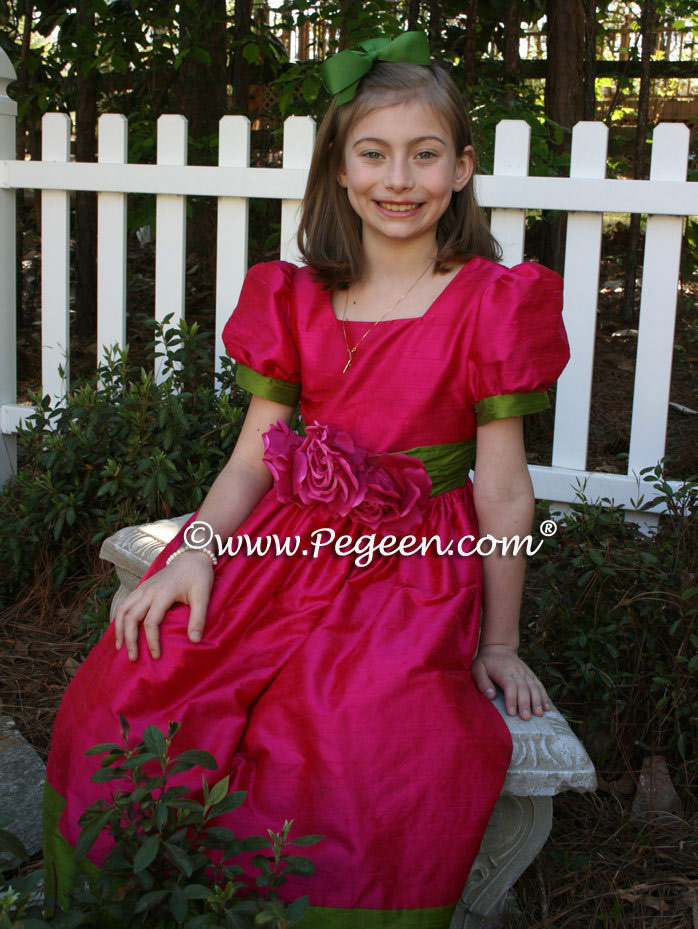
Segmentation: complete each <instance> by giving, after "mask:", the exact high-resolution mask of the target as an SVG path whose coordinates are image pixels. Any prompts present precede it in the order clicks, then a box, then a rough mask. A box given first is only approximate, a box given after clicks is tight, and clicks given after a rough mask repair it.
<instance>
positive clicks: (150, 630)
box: [143, 600, 171, 658]
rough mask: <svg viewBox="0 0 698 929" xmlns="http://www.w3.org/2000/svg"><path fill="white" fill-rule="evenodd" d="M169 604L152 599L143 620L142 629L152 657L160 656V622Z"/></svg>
mask: <svg viewBox="0 0 698 929" xmlns="http://www.w3.org/2000/svg"><path fill="white" fill-rule="evenodd" d="M170 606H171V604H170V603H169V602H165V601H157V600H156V601H153V603H152V604H151V605H150V609H149V610H148V612H147V613H146V616H145V619H144V620H143V631H144V632H145V640H146V642H147V643H148V650H149V652H150V654H151V655H152V656H153V658H159V657H160V623H161V622H162V621H163V619H164V618H165V613H166V612H167V611H168V609H169V608H170Z"/></svg>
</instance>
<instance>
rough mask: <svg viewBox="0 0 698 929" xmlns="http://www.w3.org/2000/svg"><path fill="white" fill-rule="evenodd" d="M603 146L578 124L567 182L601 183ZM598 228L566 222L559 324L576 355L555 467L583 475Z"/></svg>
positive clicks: (593, 127)
mask: <svg viewBox="0 0 698 929" xmlns="http://www.w3.org/2000/svg"><path fill="white" fill-rule="evenodd" d="M607 146H608V128H607V127H606V126H605V125H604V124H603V123H592V122H588V123H578V124H577V125H576V126H575V127H574V130H573V132H572V157H571V162H570V177H604V176H605V174H606V150H607ZM602 224H603V215H602V214H601V213H579V212H574V213H570V214H569V215H568V218H567V243H566V248H565V275H564V276H565V290H564V314H563V318H564V321H565V327H566V329H567V335H568V337H569V340H570V344H571V345H573V346H574V352H573V353H572V355H571V358H570V360H569V363H568V365H567V367H566V368H565V370H564V371H563V372H562V376H561V377H560V379H559V381H558V382H557V389H556V395H555V431H554V439H553V465H556V466H558V467H562V468H577V469H580V470H581V469H584V468H586V464H587V443H588V437H589V414H590V411H591V381H592V374H593V370H594V340H595V337H596V308H597V304H598V298H599V270H600V266H601V265H600V261H601V233H602Z"/></svg>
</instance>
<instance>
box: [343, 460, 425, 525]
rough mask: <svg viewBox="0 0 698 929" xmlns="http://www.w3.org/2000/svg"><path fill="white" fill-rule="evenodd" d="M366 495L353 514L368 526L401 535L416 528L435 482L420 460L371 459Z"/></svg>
mask: <svg viewBox="0 0 698 929" xmlns="http://www.w3.org/2000/svg"><path fill="white" fill-rule="evenodd" d="M369 460H370V462H371V466H370V467H369V470H368V474H367V475H366V484H367V487H366V495H365V497H364V499H363V500H362V502H361V503H359V504H358V505H357V506H356V507H354V509H353V510H352V512H351V513H350V514H349V516H350V518H351V519H355V520H356V521H357V522H359V523H363V525H364V526H368V527H369V528H371V529H381V531H382V532H389V533H391V534H393V535H400V534H401V533H404V532H407V530H409V529H411V528H412V527H413V526H415V525H416V524H417V523H418V522H419V520H420V518H421V515H422V508H423V506H424V504H425V503H426V501H427V499H428V497H429V494H430V493H431V479H430V477H429V475H428V474H427V472H426V470H425V468H424V464H423V463H422V462H421V461H420V460H419V459H418V458H412V457H410V456H409V455H402V454H383V455H372V456H370V459H369Z"/></svg>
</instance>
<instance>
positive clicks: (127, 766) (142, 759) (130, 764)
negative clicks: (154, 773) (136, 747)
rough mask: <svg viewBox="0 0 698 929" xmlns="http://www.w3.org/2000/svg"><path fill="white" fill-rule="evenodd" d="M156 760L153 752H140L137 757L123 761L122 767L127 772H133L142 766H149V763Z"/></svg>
mask: <svg viewBox="0 0 698 929" xmlns="http://www.w3.org/2000/svg"><path fill="white" fill-rule="evenodd" d="M155 760H156V756H155V755H154V754H153V753H152V752H139V753H138V754H137V755H133V757H131V758H127V759H126V761H122V763H121V767H122V768H123V769H124V770H125V771H131V770H132V769H133V768H138V767H139V766H140V765H142V764H147V763H148V762H149V761H155Z"/></svg>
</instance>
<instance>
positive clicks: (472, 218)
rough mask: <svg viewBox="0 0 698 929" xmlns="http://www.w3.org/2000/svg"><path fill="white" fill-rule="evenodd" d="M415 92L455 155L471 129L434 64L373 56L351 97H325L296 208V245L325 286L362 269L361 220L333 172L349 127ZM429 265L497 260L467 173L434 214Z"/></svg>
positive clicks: (345, 281)
mask: <svg viewBox="0 0 698 929" xmlns="http://www.w3.org/2000/svg"><path fill="white" fill-rule="evenodd" d="M415 98H417V99H419V98H421V99H422V100H424V101H425V102H426V103H428V104H430V105H431V106H432V107H433V108H434V110H435V111H436V112H437V113H438V114H439V116H440V117H441V118H442V119H443V120H444V122H445V123H446V125H447V126H448V128H449V129H450V131H451V137H452V139H453V142H454V144H455V149H456V153H457V154H460V153H461V152H462V151H463V149H464V148H465V147H466V146H468V145H472V133H471V131H470V124H469V122H468V115H467V113H466V112H465V106H464V105H463V99H462V97H461V95H460V92H459V91H458V88H457V87H456V85H455V84H454V82H453V81H452V79H451V78H450V77H449V75H448V74H447V73H446V71H445V70H444V69H443V68H441V67H440V66H439V65H436V64H432V65H430V66H429V67H425V66H424V65H415V64H409V63H407V62H387V61H379V62H376V63H375V64H374V66H373V68H372V69H371V70H370V71H369V72H368V74H367V75H366V76H365V77H364V78H363V79H362V81H361V83H360V85H359V88H358V90H357V92H356V95H355V97H354V99H353V100H351V101H350V102H348V103H345V104H343V105H342V106H337V104H336V101H335V100H333V101H332V103H331V104H330V108H329V110H328V111H327V114H326V116H325V118H324V119H323V121H322V124H321V126H320V129H319V131H318V137H317V141H316V143H315V149H314V151H313V157H312V161H311V163H310V172H309V175H308V184H307V187H306V190H305V197H304V199H303V212H302V215H301V221H300V226H299V228H298V248H299V250H300V253H301V255H302V256H303V258H304V259H305V261H306V263H307V264H308V265H309V266H310V267H311V268H312V269H313V270H314V271H315V274H316V276H317V277H318V278H319V279H320V281H322V282H323V283H324V284H325V285H326V286H327V287H328V288H331V287H348V286H349V285H350V284H352V283H354V282H355V281H358V280H359V279H360V277H361V275H362V273H363V268H364V253H363V246H362V242H361V220H360V219H359V217H358V216H357V215H356V213H355V212H354V210H353V208H352V206H351V204H350V203H349V198H348V196H347V191H346V189H345V188H344V187H342V186H340V184H339V183H338V181H337V176H338V174H339V171H340V169H341V165H342V158H343V155H344V148H345V144H346V139H347V135H348V133H349V131H350V130H351V128H352V127H353V126H354V125H355V124H356V123H357V122H358V120H359V119H361V118H363V117H364V116H365V115H366V114H367V113H368V112H370V111H371V110H375V109H377V108H379V107H383V106H391V105H393V104H396V103H404V102H405V101H407V100H414V99H415ZM436 240H437V244H438V247H439V250H438V253H437V257H436V265H435V269H436V271H448V270H449V265H448V263H449V261H452V260H456V259H457V260H459V261H467V260H468V259H469V258H472V257H474V256H475V255H479V256H481V257H483V258H490V259H492V260H493V261H498V260H499V259H500V257H501V249H500V247H499V244H498V242H497V240H496V239H495V238H494V236H493V235H492V233H491V232H490V230H489V227H488V225H487V222H486V220H485V217H484V214H483V212H482V210H481V209H480V207H479V206H478V203H477V201H476V199H475V193H474V190H473V183H472V179H471V180H470V181H469V182H468V183H467V184H466V185H465V187H464V188H463V189H462V190H461V191H457V192H456V191H454V193H453V195H452V197H451V202H450V204H449V205H448V207H447V208H446V211H445V212H444V214H443V216H442V217H441V219H440V220H439V224H438V226H437V232H436Z"/></svg>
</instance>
